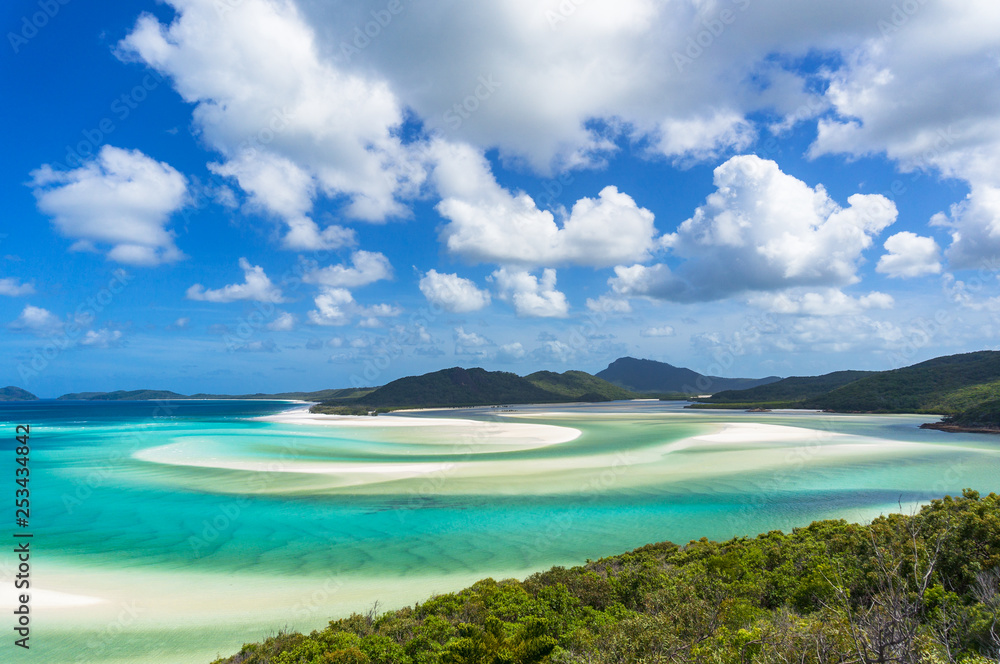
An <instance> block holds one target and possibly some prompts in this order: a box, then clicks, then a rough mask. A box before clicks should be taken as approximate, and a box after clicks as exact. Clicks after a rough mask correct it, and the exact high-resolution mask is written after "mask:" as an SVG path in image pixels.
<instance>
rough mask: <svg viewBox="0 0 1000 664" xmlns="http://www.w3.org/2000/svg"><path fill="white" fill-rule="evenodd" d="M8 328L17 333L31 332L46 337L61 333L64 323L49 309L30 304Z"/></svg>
mask: <svg viewBox="0 0 1000 664" xmlns="http://www.w3.org/2000/svg"><path fill="white" fill-rule="evenodd" d="M7 327H8V328H10V329H11V330H14V331H15V332H30V333H32V334H36V335H38V336H46V335H51V334H56V333H58V332H59V331H61V330H62V329H63V323H62V321H61V320H59V317H58V316H56V315H55V314H54V313H52V312H51V311H49V310H48V309H42V308H41V307H35V306H32V305H30V304H28V305H25V307H24V309H22V310H21V315H20V316H18V317H17V318H16V319H14V321H12V322H11V323H9V324H8V325H7Z"/></svg>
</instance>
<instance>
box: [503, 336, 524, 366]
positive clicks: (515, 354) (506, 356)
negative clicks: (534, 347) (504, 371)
mask: <svg viewBox="0 0 1000 664" xmlns="http://www.w3.org/2000/svg"><path fill="white" fill-rule="evenodd" d="M527 354H528V353H527V351H525V350H524V346H522V345H521V342H520V341H515V342H514V343H510V344H504V345H502V346H500V350H499V351H498V352H497V359H498V360H500V361H501V362H514V361H516V360H520V359H521V358H523V357H524V356H525V355H527Z"/></svg>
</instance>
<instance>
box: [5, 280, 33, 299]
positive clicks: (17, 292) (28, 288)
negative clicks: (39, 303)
mask: <svg viewBox="0 0 1000 664" xmlns="http://www.w3.org/2000/svg"><path fill="white" fill-rule="evenodd" d="M34 294H35V287H34V286H33V285H32V284H25V283H20V280H18V279H15V278H14V277H4V278H3V279H0V295H6V296H8V297H20V296H21V295H34Z"/></svg>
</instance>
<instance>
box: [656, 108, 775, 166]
mask: <svg viewBox="0 0 1000 664" xmlns="http://www.w3.org/2000/svg"><path fill="white" fill-rule="evenodd" d="M659 134H660V136H659V140H658V141H657V142H656V144H655V147H654V148H653V149H654V150H656V151H657V152H662V153H663V154H664V155H666V156H668V157H675V158H679V159H681V160H682V161H688V160H699V161H704V160H708V159H714V158H716V157H718V156H719V154H721V153H724V152H728V151H742V150H745V149H746V148H748V147H750V146H751V145H752V144H753V142H754V140H755V139H756V138H757V132H756V131H755V130H754V128H753V124H752V123H750V122H749V121H748V120H746V119H745V118H744V117H743V115H742V113H738V112H735V111H721V110H717V111H715V113H714V114H713V115H712V116H708V117H705V116H695V117H693V118H690V119H680V118H670V119H667V120H664V121H663V122H662V123H660V132H659Z"/></svg>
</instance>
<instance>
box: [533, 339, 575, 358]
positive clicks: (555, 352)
mask: <svg viewBox="0 0 1000 664" xmlns="http://www.w3.org/2000/svg"><path fill="white" fill-rule="evenodd" d="M531 357H532V359H533V360H534V361H536V362H560V363H566V362H569V361H570V360H572V359H574V358H575V357H576V351H574V350H573V347H572V346H570V345H569V344H565V343H563V342H562V341H546V342H544V343H543V344H542V345H541V346H539V347H538V348H536V349H535V350H533V351H532V352H531Z"/></svg>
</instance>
